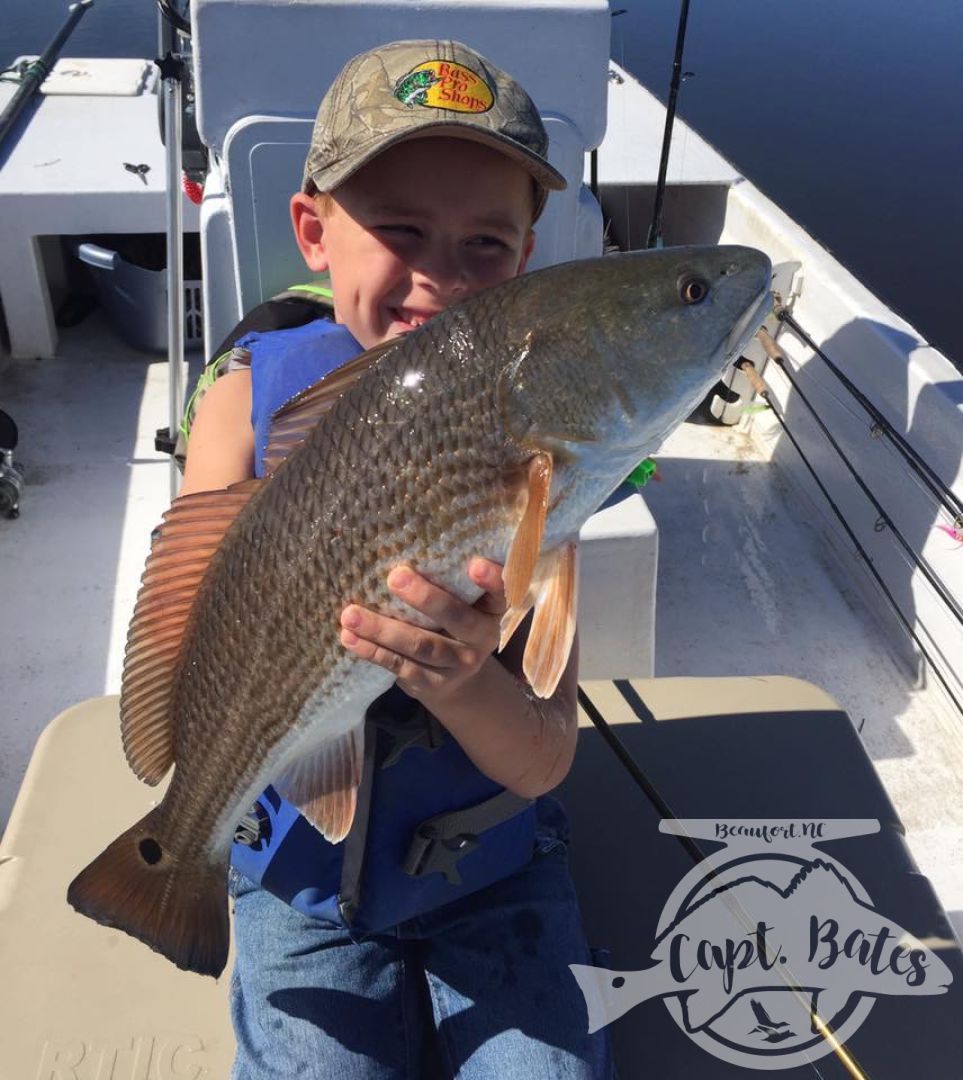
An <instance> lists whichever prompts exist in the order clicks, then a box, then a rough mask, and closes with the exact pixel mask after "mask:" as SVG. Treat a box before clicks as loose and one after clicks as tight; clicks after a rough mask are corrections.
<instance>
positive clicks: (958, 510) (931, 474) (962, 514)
mask: <svg viewBox="0 0 963 1080" xmlns="http://www.w3.org/2000/svg"><path fill="white" fill-rule="evenodd" d="M776 317H777V318H778V319H779V321H780V322H782V323H785V325H786V326H788V327H789V328H790V329H791V330H792V331H793V333H794V334H796V335H797V336H798V337H799V338H800V340H802V341H803V342H804V343H805V344H806V345H808V346H809V348H810V349H812V351H813V352H814V353H815V354H816V355H817V356H818V357H819V358H820V360H822V362H823V363H824V364H825V365H826V366H827V367H828V368H829V370H830V371H831V372H832V373H833V374H834V375H835V376H836V378H837V379H839V381H840V382H841V383H842V384H843V386H845V387H846V389H847V390H848V391H849V392H850V393H851V394H852V395H853V397H854V398H855V399H856V400H857V401H858V402H859V403H860V405H862V407H863V408H864V409H865V410H866V412H868V413H869V415H870V416H871V417H872V418H873V421H874V422H875V424H876V426H877V428H878V429H879V432H880V434H883V435H885V436H886V437H887V438H888V439H890V440H891V442H892V443H893V445H894V446H895V447H896V449H897V451H898V452H899V453H900V454H901V455H902V456H903V457H904V458H905V459H906V462H907V464H908V465H909V466H910V468H911V469H913V470H914V472H916V473H917V474H918V475H919V477H920V479H921V480H922V481H923V483H924V484H925V485H926V487H928V488H929V490H930V491H931V492H932V494H933V496H934V497H935V498H936V499H937V501H938V502H940V503H941V505H943V506H944V507H945V508H946V509H947V510H948V511H949V512H950V513H951V514H953V515H954V516H955V517H959V518H961V519H963V502H961V501H960V500H959V499H958V498H957V497H956V495H955V494H954V493H953V492H952V491H951V490H950V488H949V487H948V485H946V484H945V483H944V482H943V481H942V480H941V479H940V477H939V476H938V475H937V474H936V472H935V471H934V470H933V468H932V467H931V466H930V465H929V463H928V462H927V461H925V460H924V458H923V457H922V456H921V455H920V454H919V453H918V452H917V451H916V450H915V449H914V448H913V447H912V446H911V445H910V444H909V442H908V441H907V440H906V439H905V438H904V437H903V436H902V435H901V434H900V433H899V432H898V431H897V430H896V429H895V428H894V427H893V425H892V424H891V423H890V422H889V421H888V420H887V419H886V417H885V416H883V414H882V413H881V412H880V411H879V409H877V408H876V406H875V405H874V404H873V403H872V402H871V401H870V400H869V398H868V397H867V396H866V395H865V394H864V393H863V392H862V391H861V390H860V389H859V388H858V387H857V386H855V385H854V383H853V382H852V381H851V380H850V379H849V378H848V377H847V376H846V375H845V374H844V373H843V372H842V371H841V370H840V369H839V368H838V367H837V366H836V365H835V364H834V363H833V361H832V360H830V359H829V357H828V356H827V355H826V354H825V353H824V352H823V351H822V349H820V347H819V346H818V345H817V344H816V342H815V341H813V339H812V338H811V337H810V336H809V334H807V333H806V331H805V330H804V329H803V328H802V327H801V326H800V325H799V323H798V322H796V320H795V319H794V318H793V316H792V314H791V313H790V312H789V311H788V310H787V309H786V308H777V310H776Z"/></svg>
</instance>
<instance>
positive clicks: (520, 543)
mask: <svg viewBox="0 0 963 1080" xmlns="http://www.w3.org/2000/svg"><path fill="white" fill-rule="evenodd" d="M527 481H528V498H527V500H526V503H525V511H524V513H523V514H522V520H521V521H520V522H519V524H518V529H517V530H516V532H515V537H514V539H513V540H512V545H511V547H510V548H509V549H508V558H507V560H506V561H505V570H504V573H503V575H502V576H503V580H504V582H505V598H506V599H507V600H508V605H509V607H511V608H515V607H520V606H521V605H523V604H524V602H525V598H526V597H527V596H528V592H529V588H530V586H531V583H532V576H533V574H534V572H535V564H536V563H537V562H538V555H539V550H540V549H541V546H542V536H543V534H544V532H545V518H546V516H547V514H548V495H549V491H550V490H551V487H552V455H551V454H545V453H542V454H536V455H535V456H534V457H533V458H532V460H531V461H530V462H529V463H528V478H527ZM526 610H527V608H526ZM523 617H524V612H523ZM519 621H520V620H519ZM516 625H517V624H516ZM509 636H510V635H509Z"/></svg>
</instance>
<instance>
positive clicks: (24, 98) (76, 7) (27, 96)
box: [0, 0, 94, 145]
mask: <svg viewBox="0 0 963 1080" xmlns="http://www.w3.org/2000/svg"><path fill="white" fill-rule="evenodd" d="M93 2H94V0H78V2H77V3H76V4H71V5H70V8H69V12H70V14H69V15H68V16H67V20H66V22H65V23H64V24H63V26H61V28H60V30H59V31H58V32H57V35H56V37H55V38H54V39H53V41H51V42H50V44H49V45H48V46H47V47H46V49H44V51H43V53H42V54H41V55H40V56H38V57H37V59H36V60H34V62H33V63H32V64H31V65H30V66H29V67H28V68H27V70H26V71H25V72H24V74H23V77H22V78H21V80H20V85H19V86H18V87H17V92H16V93H15V94H14V95H13V97H12V98H11V99H10V100H9V101H8V102H7V104H6V106H5V108H4V110H3V112H2V113H0V145H2V144H3V141H4V140H5V139H6V137H7V136H8V135H9V134H10V130H11V129H12V128H13V125H14V124H15V123H16V122H17V118H18V117H19V116H20V114H21V113H22V112H23V110H24V109H25V108H26V106H27V102H28V101H30V100H31V99H32V98H33V96H34V94H36V93H37V91H38V90H39V89H40V87H41V86H42V85H43V82H44V80H45V79H46V78H47V76H48V75H49V74H50V72H51V69H52V68H53V66H54V64H55V63H56V61H57V57H58V55H59V54H60V50H61V49H62V48H63V47H64V44H65V42H66V41H67V38H69V37H70V35H71V34H72V33H73V32H74V29H75V27H76V26H77V23H79V22H80V20H81V19H82V18H83V16H84V14H85V13H86V11H87V9H88V8H89V7H91V6H92V5H93Z"/></svg>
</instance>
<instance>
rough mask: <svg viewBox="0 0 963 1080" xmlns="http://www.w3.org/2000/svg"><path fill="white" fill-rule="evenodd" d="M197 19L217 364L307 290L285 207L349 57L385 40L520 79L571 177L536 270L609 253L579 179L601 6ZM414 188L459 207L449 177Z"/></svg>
mask: <svg viewBox="0 0 963 1080" xmlns="http://www.w3.org/2000/svg"><path fill="white" fill-rule="evenodd" d="M191 16H192V25H193V45H194V56H195V79H194V89H195V93H196V116H197V126H198V132H199V134H200V136H201V139H202V141H203V142H204V144H205V145H206V146H207V147H208V148H209V149H210V150H211V152H212V153H211V170H210V173H209V175H208V177H207V180H206V182H205V185H204V201H203V205H202V208H201V238H202V244H203V249H204V293H205V295H204V310H205V338H206V344H207V350H208V354H210V350H211V349H212V348H214V347H215V346H216V345H217V343H218V342H219V341H221V340H223V338H224V336H225V335H226V334H227V333H228V332H229V331H230V329H231V327H232V326H234V325H235V324H236V323H237V321H238V320H239V319H240V317H241V315H242V313H244V312H247V311H250V310H251V309H252V308H254V307H255V306H256V305H257V304H260V303H261V302H262V301H264V300H267V299H269V298H270V297H271V296H273V295H275V294H276V293H278V292H280V291H282V290H283V289H286V288H288V287H289V286H291V285H293V284H298V283H300V282H303V281H304V280H305V273H306V271H305V268H304V263H303V260H302V259H301V256H300V253H299V252H298V250H297V247H296V245H295V243H294V238H293V236H292V232H291V224H290V218H289V211H288V200H289V198H290V196H291V194H292V193H293V192H294V191H297V190H298V189H299V188H300V186H301V172H302V168H303V165H304V158H305V155H306V152H307V147H308V143H309V140H310V136H311V130H312V127H313V124H314V118H315V114H316V112H317V108H318V103H319V102H320V100H321V98H322V97H323V95H324V93H325V92H326V90H327V89H328V87H329V86H330V85H331V83H332V82H333V80H334V78H335V76H336V75H337V73H338V72H339V71H340V69H341V68H342V66H343V65H344V64H345V62H346V61H347V60H349V59H350V58H351V57H352V56H355V55H356V54H358V53H361V52H364V51H365V50H367V49H371V48H374V47H375V46H376V45H379V44H383V43H384V42H388V41H394V40H399V39H409V40H410V39H416V38H421V39H435V40H437V39H439V38H441V39H447V38H453V39H455V40H457V41H464V42H467V43H468V44H470V45H471V46H472V47H473V48H474V49H477V50H478V51H479V52H480V53H481V54H482V55H484V56H487V57H488V58H489V59H491V60H492V61H493V62H494V63H496V64H497V65H499V66H500V67H502V68H503V69H504V70H506V71H508V72H511V73H512V74H514V75H516V76H517V77H518V78H520V79H521V80H522V81H523V82H524V85H525V89H526V90H527V91H528V93H529V94H530V95H531V97H532V100H533V101H534V102H535V104H536V106H537V108H538V110H539V113H540V114H541V116H542V119H543V121H544V123H545V127H546V130H547V131H548V135H549V140H550V146H549V157H550V160H551V162H552V164H553V165H554V166H555V167H556V168H557V169H558V170H559V171H560V172H561V173H562V174H563V175H564V176H565V178H566V180H567V181H568V189H567V190H566V191H563V192H552V193H551V195H550V196H549V199H548V202H547V204H546V208H545V212H544V213H543V215H542V217H541V218H540V219H539V221H538V223H537V225H536V235H537V243H536V246H535V252H534V255H533V258H532V260H531V263H530V269H536V268H538V267H540V266H547V265H551V264H552V263H557V262H562V261H565V260H567V259H575V258H585V257H587V256H591V255H600V254H601V253H602V224H603V223H602V212H601V209H600V207H599V205H598V203H597V202H596V200H595V198H594V196H593V195H592V194H591V192H589V190H588V189H587V188H586V187H585V186H584V185H583V184H582V178H583V175H584V172H585V155H586V153H587V152H588V151H590V150H592V149H593V148H594V147H597V146H598V145H599V143H600V142H601V141H602V136H603V135H604V132H605V118H606V102H607V90H608V70H609V48H610V34H611V27H610V24H611V16H610V13H609V10H608V5H607V4H606V3H604V2H603V0H517V2H514V3H512V4H505V3H504V2H503V0H462V2H460V3H458V4H437V3H429V4H400V5H399V4H398V3H397V0H294V2H291V0H245V3H243V4H237V3H235V2H234V0H193V2H192V4H191ZM536 38H537V40H538V47H537V48H533V47H532V42H533V40H534V39H536ZM562 56H564V57H565V62H564V63H559V60H558V58H559V57H562ZM413 182H417V183H426V184H430V185H431V186H432V189H433V190H435V191H436V192H437V197H438V198H439V200H450V199H456V198H457V197H458V196H457V192H453V191H451V190H450V187H447V186H446V184H445V180H444V177H424V178H423V177H419V178H417V179H413Z"/></svg>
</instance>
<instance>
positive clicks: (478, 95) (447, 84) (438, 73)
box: [394, 60, 495, 113]
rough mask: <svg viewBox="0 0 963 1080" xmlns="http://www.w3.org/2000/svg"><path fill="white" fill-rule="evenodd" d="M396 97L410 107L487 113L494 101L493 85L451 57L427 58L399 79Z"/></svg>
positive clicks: (395, 91)
mask: <svg viewBox="0 0 963 1080" xmlns="http://www.w3.org/2000/svg"><path fill="white" fill-rule="evenodd" d="M394 96H395V97H396V98H397V99H398V100H399V101H400V102H402V103H403V104H405V105H407V106H408V108H414V107H415V106H416V105H420V106H422V107H424V108H428V109H452V110H454V111H455V112H470V113H482V112H487V111H488V110H489V109H490V108H491V107H492V105H493V104H494V103H495V98H494V96H493V94H492V91H491V87H490V86H489V85H488V83H487V82H485V80H484V79H483V78H482V77H481V76H480V75H478V74H476V73H475V72H474V71H472V70H471V68H467V67H465V66H464V64H454V63H452V62H451V61H449V60H428V61H426V62H425V63H424V64H419V65H418V66H417V67H416V68H413V69H412V70H411V71H409V72H408V74H407V75H405V76H404V78H402V79H400V80H399V81H398V83H397V85H396V86H395V89H394Z"/></svg>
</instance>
